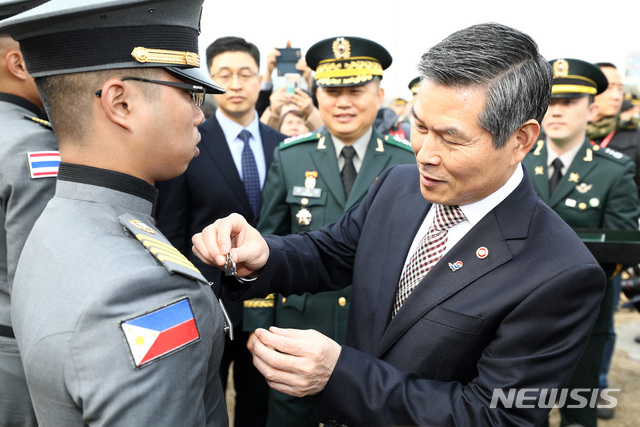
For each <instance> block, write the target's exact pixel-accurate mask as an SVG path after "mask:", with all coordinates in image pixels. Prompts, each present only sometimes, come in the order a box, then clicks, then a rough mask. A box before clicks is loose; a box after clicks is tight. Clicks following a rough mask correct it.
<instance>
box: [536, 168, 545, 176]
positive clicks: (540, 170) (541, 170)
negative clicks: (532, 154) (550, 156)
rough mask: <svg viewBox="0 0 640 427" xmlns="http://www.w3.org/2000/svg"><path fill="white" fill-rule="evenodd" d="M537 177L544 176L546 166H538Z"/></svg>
mask: <svg viewBox="0 0 640 427" xmlns="http://www.w3.org/2000/svg"><path fill="white" fill-rule="evenodd" d="M535 171H536V175H544V166H536V169H535Z"/></svg>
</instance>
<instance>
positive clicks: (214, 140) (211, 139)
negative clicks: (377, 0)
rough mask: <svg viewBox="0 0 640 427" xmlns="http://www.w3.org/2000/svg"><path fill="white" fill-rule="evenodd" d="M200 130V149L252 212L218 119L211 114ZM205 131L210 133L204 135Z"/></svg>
mask: <svg viewBox="0 0 640 427" xmlns="http://www.w3.org/2000/svg"><path fill="white" fill-rule="evenodd" d="M201 132H202V133H203V135H202V142H203V144H202V147H201V148H202V151H204V152H206V154H207V156H208V157H209V158H210V159H211V161H212V162H213V163H214V164H215V165H216V167H217V168H218V169H219V170H220V171H221V172H222V176H223V177H224V179H225V181H226V182H227V185H228V186H229V188H231V189H232V191H233V193H234V194H235V195H236V197H237V198H238V200H239V201H240V203H241V204H242V206H243V207H244V208H245V209H246V210H247V212H252V211H253V210H252V209H251V204H249V198H248V197H247V194H246V192H245V190H244V184H243V183H242V180H241V179H240V174H239V173H238V169H236V164H235V162H234V161H233V156H232V155H231V150H229V145H228V143H227V139H226V138H225V136H224V132H222V128H221V127H220V123H219V122H218V119H216V117H215V116H212V117H211V118H210V119H209V120H208V121H207V122H206V123H205V125H203V126H202V129H201ZM207 133H209V134H210V135H208V136H207V137H205V135H206V134H207ZM265 154H266V153H265ZM272 155H273V153H272ZM211 185H215V183H211Z"/></svg>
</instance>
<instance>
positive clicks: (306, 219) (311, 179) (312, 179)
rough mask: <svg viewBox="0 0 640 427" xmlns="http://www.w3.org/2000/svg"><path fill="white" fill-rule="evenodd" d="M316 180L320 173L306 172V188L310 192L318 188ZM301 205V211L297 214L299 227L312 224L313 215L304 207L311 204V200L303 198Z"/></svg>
mask: <svg viewBox="0 0 640 427" xmlns="http://www.w3.org/2000/svg"><path fill="white" fill-rule="evenodd" d="M316 178H318V171H306V172H305V173H304V187H305V188H306V189H308V190H313V189H314V188H316ZM300 203H301V204H302V206H300V210H299V211H298V213H297V214H296V218H298V225H309V224H311V217H312V215H311V212H309V209H307V208H305V207H304V205H306V204H308V203H309V199H307V198H303V199H302V200H300Z"/></svg>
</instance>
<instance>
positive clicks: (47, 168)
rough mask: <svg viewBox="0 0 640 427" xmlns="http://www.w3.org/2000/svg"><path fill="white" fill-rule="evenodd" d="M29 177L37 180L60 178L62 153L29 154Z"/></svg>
mask: <svg viewBox="0 0 640 427" xmlns="http://www.w3.org/2000/svg"><path fill="white" fill-rule="evenodd" d="M27 163H28V164H29V176H30V177H31V179H35V178H55V177H56V176H58V166H59V165H60V153H59V152H57V151H30V152H28V153H27Z"/></svg>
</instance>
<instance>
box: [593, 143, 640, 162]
mask: <svg viewBox="0 0 640 427" xmlns="http://www.w3.org/2000/svg"><path fill="white" fill-rule="evenodd" d="M591 149H592V150H593V153H594V154H595V155H596V156H600V157H604V158H606V159H610V160H614V161H617V162H618V163H627V162H628V161H633V160H631V158H630V157H629V156H626V155H625V154H623V153H621V152H619V151H616V150H614V149H613V148H609V147H606V148H602V147H600V146H599V145H598V144H595V145H593V146H591Z"/></svg>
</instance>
